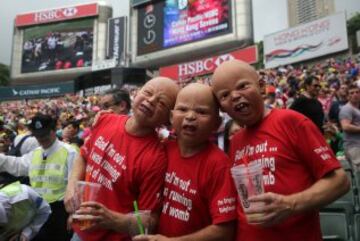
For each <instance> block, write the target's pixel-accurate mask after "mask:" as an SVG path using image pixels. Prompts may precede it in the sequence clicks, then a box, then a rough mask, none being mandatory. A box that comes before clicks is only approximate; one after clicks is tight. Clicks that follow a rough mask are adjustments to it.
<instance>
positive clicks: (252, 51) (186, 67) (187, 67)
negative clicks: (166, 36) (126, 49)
mask: <svg viewBox="0 0 360 241" xmlns="http://www.w3.org/2000/svg"><path fill="white" fill-rule="evenodd" d="M232 59H239V60H242V61H245V62H247V63H249V64H253V63H256V62H257V61H258V55H257V47H256V46H255V45H254V46H251V47H248V48H245V49H239V50H236V51H233V52H230V53H227V54H223V55H218V56H213V57H209V58H205V59H200V60H196V61H192V62H187V63H182V64H177V65H171V66H167V67H163V68H160V76H165V77H168V78H171V79H173V80H179V81H181V80H185V79H189V78H192V77H195V76H200V75H205V74H209V73H212V72H214V71H215V69H216V67H217V66H219V65H220V64H221V63H223V62H225V61H228V60H232Z"/></svg>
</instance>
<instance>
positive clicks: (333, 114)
mask: <svg viewBox="0 0 360 241" xmlns="http://www.w3.org/2000/svg"><path fill="white" fill-rule="evenodd" d="M348 93H349V87H348V85H347V84H341V85H340V88H339V90H338V91H336V95H335V98H334V100H333V102H332V103H331V106H330V111H329V121H331V122H334V123H337V124H338V125H339V126H340V122H339V112H340V109H341V107H343V106H344V105H345V104H346V103H347V101H348Z"/></svg>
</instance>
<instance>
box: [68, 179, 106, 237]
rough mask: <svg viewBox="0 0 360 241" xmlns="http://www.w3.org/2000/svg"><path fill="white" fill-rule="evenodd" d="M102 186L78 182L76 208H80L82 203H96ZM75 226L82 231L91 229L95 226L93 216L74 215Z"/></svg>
mask: <svg viewBox="0 0 360 241" xmlns="http://www.w3.org/2000/svg"><path fill="white" fill-rule="evenodd" d="M100 187H101V184H99V183H93V182H85V181H78V182H77V184H76V195H75V203H76V204H75V206H76V209H79V208H80V205H81V203H83V202H88V201H96V200H97V197H98V195H99V190H100ZM72 218H73V223H74V225H77V226H78V227H79V228H80V230H84V229H87V228H89V227H90V226H91V225H92V224H93V222H94V221H93V220H91V218H92V216H91V215H81V214H74V215H72Z"/></svg>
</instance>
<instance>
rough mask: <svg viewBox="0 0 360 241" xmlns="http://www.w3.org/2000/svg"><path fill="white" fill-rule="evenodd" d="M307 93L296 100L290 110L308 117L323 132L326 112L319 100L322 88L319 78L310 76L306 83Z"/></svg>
mask: <svg viewBox="0 0 360 241" xmlns="http://www.w3.org/2000/svg"><path fill="white" fill-rule="evenodd" d="M304 88H305V91H304V92H303V93H302V94H301V95H300V96H299V97H298V98H296V99H295V101H294V103H293V104H292V105H291V107H290V109H292V110H295V111H297V112H299V113H301V114H303V115H305V116H306V117H308V118H309V119H310V120H311V121H312V122H314V124H315V125H316V126H317V127H318V128H319V130H321V131H322V126H323V124H324V111H323V108H322V105H321V103H320V102H319V101H318V100H317V97H318V95H319V90H320V88H321V86H320V83H319V80H318V78H317V77H315V76H313V75H310V76H308V77H307V78H306V79H305V81H304Z"/></svg>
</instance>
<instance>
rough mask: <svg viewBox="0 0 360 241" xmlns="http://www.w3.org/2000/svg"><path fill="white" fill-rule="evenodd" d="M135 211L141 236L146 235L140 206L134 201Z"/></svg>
mask: <svg viewBox="0 0 360 241" xmlns="http://www.w3.org/2000/svg"><path fill="white" fill-rule="evenodd" d="M133 204H134V209H135V216H136V221H137V225H138V228H139V231H140V234H144V225H143V224H142V222H141V217H140V215H139V208H138V204H137V201H136V200H135V201H134V203H133Z"/></svg>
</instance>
